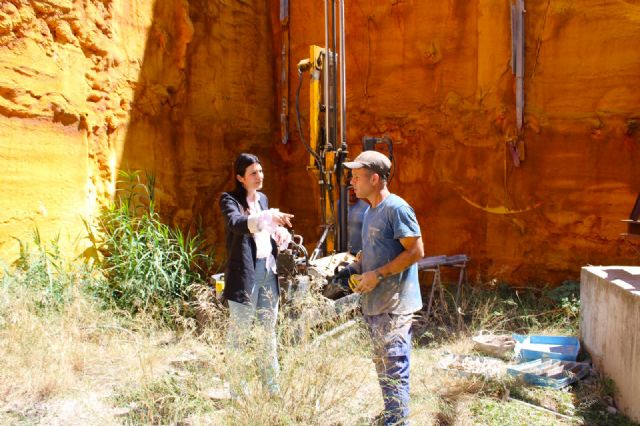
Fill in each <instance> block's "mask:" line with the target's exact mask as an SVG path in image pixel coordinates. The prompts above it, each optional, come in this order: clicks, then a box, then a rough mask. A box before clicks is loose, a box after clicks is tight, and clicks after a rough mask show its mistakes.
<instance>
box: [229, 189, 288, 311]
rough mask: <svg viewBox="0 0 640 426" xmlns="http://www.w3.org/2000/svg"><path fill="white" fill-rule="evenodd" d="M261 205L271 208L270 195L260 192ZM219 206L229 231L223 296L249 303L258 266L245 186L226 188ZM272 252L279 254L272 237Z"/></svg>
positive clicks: (264, 208)
mask: <svg viewBox="0 0 640 426" xmlns="http://www.w3.org/2000/svg"><path fill="white" fill-rule="evenodd" d="M258 202H259V203H260V208H261V209H262V210H263V211H264V210H268V209H269V201H268V199H267V196H266V195H264V194H263V193H262V192H258ZM220 210H221V211H222V217H223V220H224V222H225V230H226V233H227V266H226V268H225V271H224V281H225V287H224V297H225V298H226V299H227V300H231V301H234V302H238V303H244V304H247V303H249V295H250V294H251V293H252V292H253V286H254V281H255V266H256V251H257V248H256V242H255V240H254V239H253V235H251V232H249V204H247V193H246V192H245V191H242V190H234V191H231V192H223V193H222V196H221V197H220ZM271 253H272V254H273V257H274V258H275V259H277V257H278V247H277V245H276V242H275V240H274V239H273V237H272V238H271Z"/></svg>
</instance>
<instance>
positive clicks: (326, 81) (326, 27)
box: [322, 0, 331, 208]
mask: <svg viewBox="0 0 640 426" xmlns="http://www.w3.org/2000/svg"><path fill="white" fill-rule="evenodd" d="M330 57H331V54H330V53H329V0H324V64H323V65H324V66H323V67H322V68H323V71H324V78H323V81H322V83H323V85H324V147H327V146H329V68H330V63H331V61H330V59H329V58H330ZM323 149H324V148H323ZM323 208H324V207H323Z"/></svg>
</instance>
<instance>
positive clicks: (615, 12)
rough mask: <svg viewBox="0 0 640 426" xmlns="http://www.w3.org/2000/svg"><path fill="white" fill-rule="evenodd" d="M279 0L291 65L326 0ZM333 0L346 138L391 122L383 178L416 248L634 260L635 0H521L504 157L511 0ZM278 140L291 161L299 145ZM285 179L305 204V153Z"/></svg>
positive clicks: (512, 269)
mask: <svg viewBox="0 0 640 426" xmlns="http://www.w3.org/2000/svg"><path fill="white" fill-rule="evenodd" d="M274 3H277V2H274ZM290 3H291V13H290V37H291V58H292V60H291V66H290V76H292V78H293V79H294V80H295V78H296V77H295V75H296V74H295V65H296V63H297V61H298V60H299V59H302V58H304V57H306V56H308V45H310V44H320V45H322V44H324V32H323V31H324V30H323V23H324V21H323V2H321V1H313V2H296V1H292V2H290ZM345 3H346V6H345V8H346V50H347V55H346V59H347V116H348V118H347V120H348V121H347V123H348V142H349V146H350V150H351V152H352V153H353V155H356V154H357V153H359V152H360V149H361V144H360V140H361V138H362V136H364V135H374V136H382V135H383V134H388V135H390V136H391V137H392V138H393V140H394V141H395V142H396V145H395V148H394V151H395V154H396V157H397V162H398V173H397V177H396V179H395V181H393V182H392V184H391V189H392V191H393V192H396V193H398V194H399V195H401V196H403V197H404V198H405V199H406V200H408V201H409V202H410V204H412V205H413V206H414V208H415V210H416V213H417V215H418V218H419V220H420V223H421V226H422V230H423V234H424V240H425V245H426V251H427V253H428V254H430V255H439V254H454V253H467V254H468V255H470V256H471V257H472V258H473V265H472V276H478V277H481V278H483V279H487V278H498V279H505V280H509V281H511V282H518V283H527V282H539V281H553V282H559V281H561V280H563V279H567V278H573V279H577V277H578V276H579V270H580V269H579V268H580V266H581V265H584V264H589V263H591V264H608V263H616V264H617V263H637V261H638V252H637V250H636V248H634V247H633V243H632V242H630V241H628V240H624V239H621V237H620V236H619V234H620V233H621V232H623V231H624V225H623V224H621V223H620V222H619V220H620V219H624V218H628V216H629V212H630V211H631V208H632V207H633V203H634V201H635V197H636V195H637V193H638V191H640V174H638V172H637V169H636V167H635V166H636V164H637V160H638V155H639V150H640V145H639V144H640V131H639V130H638V124H639V122H638V121H637V120H638V119H639V117H640V111H639V110H640V91H639V90H638V86H639V85H640V50H638V49H636V48H635V45H636V44H637V42H638V40H640V25H638V24H639V23H640V5H638V4H637V3H635V4H634V3H633V2H626V1H613V0H611V1H597V0H584V1H581V2H576V1H570V0H564V1H557V0H550V1H545V2H533V1H528V2H527V12H526V14H525V27H526V59H525V64H526V71H525V73H526V77H525V97H526V108H525V121H526V127H525V136H524V138H525V145H526V159H525V161H524V162H523V163H522V164H521V166H520V167H519V168H516V167H514V165H513V162H512V160H511V159H510V156H509V154H508V151H507V148H506V141H507V140H508V139H509V138H511V137H513V136H514V134H515V129H516V126H515V82H514V81H515V80H514V77H513V75H512V73H511V67H510V57H511V46H510V43H511V34H510V31H511V29H510V2H509V1H496V0H475V1H469V2H461V1H455V2H425V1H418V0H415V1H411V0H404V1H403V0H395V1H384V2H383V1H373V0H369V1H347V2H345ZM274 8H275V9H276V11H277V6H275V5H274ZM273 22H274V25H273V27H274V33H275V36H274V44H275V45H276V46H275V47H274V51H275V52H277V51H279V50H278V49H279V46H278V41H279V40H280V28H279V27H278V25H279V22H278V17H277V15H276V14H274V15H273ZM307 78H308V77H307ZM305 83H307V81H305ZM293 87H295V86H292V89H291V97H292V99H293V96H294V92H293ZM307 96H308V94H307V93H305V94H303V101H301V104H302V105H303V106H304V107H303V108H304V110H305V111H306V102H307ZM303 115H304V113H303ZM291 129H292V132H293V129H294V127H293V126H292V127H291ZM275 143H277V142H275ZM279 151H281V152H282V151H284V152H286V154H283V155H282V157H283V159H284V160H285V161H287V162H288V163H290V164H293V162H294V161H293V159H290V158H291V157H295V159H296V161H297V162H298V163H300V162H302V161H303V159H304V157H305V154H304V152H303V151H302V150H301V149H299V148H293V147H291V146H289V147H286V148H284V147H280V150H279ZM353 155H352V156H353ZM287 182H289V183H293V187H294V188H296V192H295V193H296V194H300V195H298V196H297V197H295V198H292V199H290V200H291V201H292V202H291V203H288V204H287V206H288V208H289V209H290V210H292V211H293V212H294V213H296V214H298V217H305V216H308V217H313V216H314V212H315V210H314V203H313V201H311V200H309V202H304V203H303V202H301V201H302V200H306V199H308V195H304V194H306V193H309V192H310V191H311V190H310V189H308V188H311V186H310V183H311V182H310V180H309V178H308V177H307V175H306V174H305V172H304V171H303V170H302V168H301V167H296V168H289V174H288V176H287ZM283 184H284V182H283ZM287 201H288V200H285V203H287ZM316 217H317V213H316ZM308 226H310V224H308ZM636 247H637V246H636Z"/></svg>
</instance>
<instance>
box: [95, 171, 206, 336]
mask: <svg viewBox="0 0 640 426" xmlns="http://www.w3.org/2000/svg"><path fill="white" fill-rule="evenodd" d="M121 176H123V177H124V178H125V180H124V181H123V182H121V183H122V184H123V185H124V187H123V189H122V190H120V191H118V193H117V194H116V200H115V201H114V202H113V203H112V204H111V205H110V206H108V208H107V209H106V210H105V211H104V212H103V214H102V215H101V217H100V219H99V230H98V232H94V231H93V230H92V229H91V227H90V226H89V225H87V231H88V234H89V239H90V241H91V242H92V243H93V246H92V250H93V253H94V254H95V257H96V259H97V260H98V265H99V266H100V268H101V269H102V270H103V273H104V275H105V277H106V280H105V281H104V282H102V283H101V284H100V285H98V286H94V287H93V292H94V294H96V295H97V296H99V297H100V298H101V299H103V300H105V301H107V302H108V303H110V304H113V305H115V306H116V307H118V308H120V309H123V310H126V311H129V312H131V313H137V312H139V311H145V312H150V313H152V314H153V315H154V316H156V317H158V318H161V319H163V320H165V321H166V322H168V323H174V322H175V320H176V319H177V318H178V317H181V316H185V315H186V316H188V315H190V313H189V305H188V299H189V291H188V289H189V286H190V285H191V284H194V283H198V282H202V281H204V278H203V276H204V274H205V273H206V272H207V271H208V269H209V267H210V265H211V262H212V260H213V257H212V256H209V255H207V254H205V253H204V252H203V249H204V245H203V241H202V239H201V238H200V237H199V235H195V236H191V235H189V234H187V235H185V234H184V233H183V232H182V231H180V230H179V229H175V228H172V227H170V226H168V225H166V224H164V223H162V222H161V221H160V216H159V215H158V213H157V212H156V210H155V202H154V178H153V176H147V182H148V183H147V184H146V185H145V184H142V183H141V181H140V178H139V174H138V173H137V172H134V173H125V172H121Z"/></svg>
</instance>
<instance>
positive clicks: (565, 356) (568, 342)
mask: <svg viewBox="0 0 640 426" xmlns="http://www.w3.org/2000/svg"><path fill="white" fill-rule="evenodd" d="M513 338H514V339H515V340H516V342H517V343H516V346H515V352H516V356H517V357H519V358H520V359H521V360H522V361H533V360H536V359H540V358H552V359H559V360H562V361H575V360H576V359H577V358H578V352H580V341H579V340H578V338H577V337H573V336H522V335H519V334H514V335H513Z"/></svg>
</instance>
